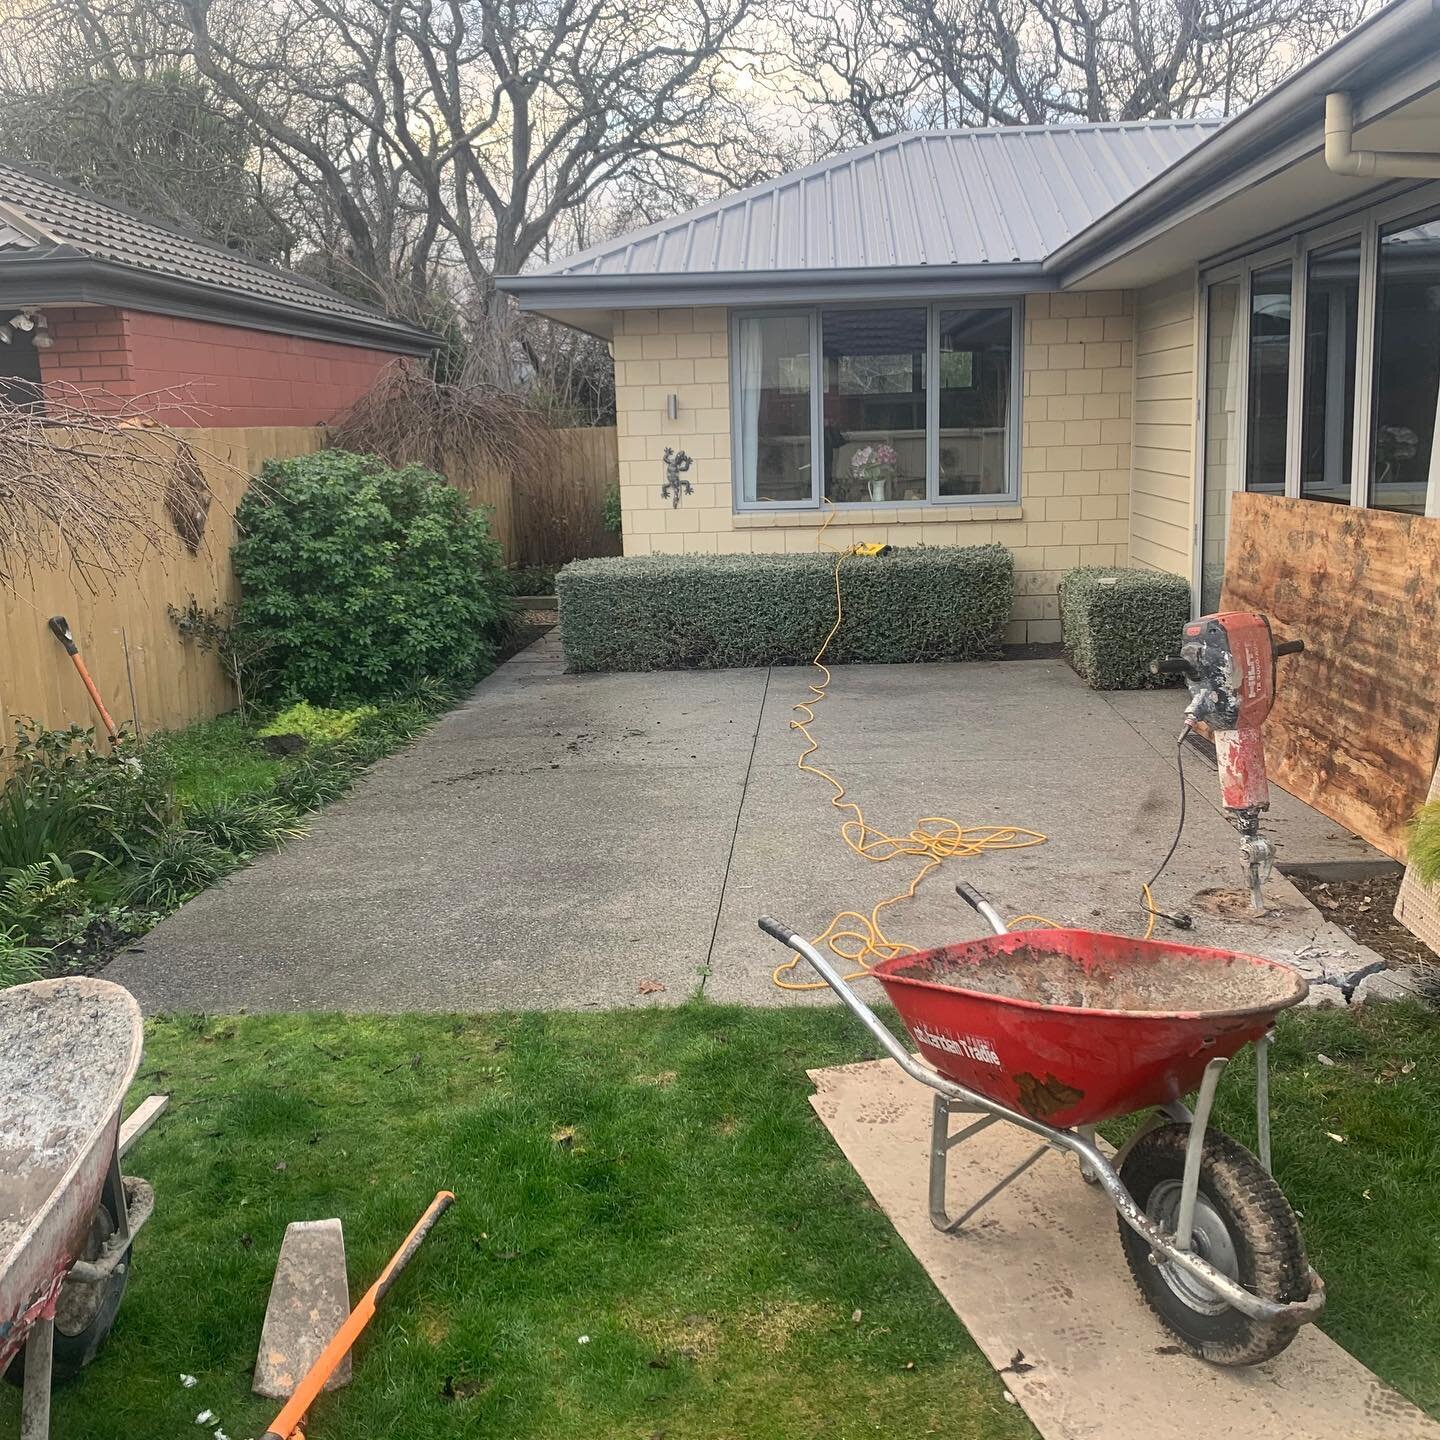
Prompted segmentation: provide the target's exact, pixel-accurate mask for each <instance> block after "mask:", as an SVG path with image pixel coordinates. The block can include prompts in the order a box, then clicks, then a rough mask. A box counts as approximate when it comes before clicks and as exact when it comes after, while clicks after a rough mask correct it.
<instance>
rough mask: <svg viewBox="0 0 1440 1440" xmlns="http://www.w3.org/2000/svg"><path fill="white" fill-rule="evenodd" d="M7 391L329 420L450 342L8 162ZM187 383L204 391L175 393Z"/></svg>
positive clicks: (4, 207) (245, 422)
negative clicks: (75, 393) (387, 373)
mask: <svg viewBox="0 0 1440 1440" xmlns="http://www.w3.org/2000/svg"><path fill="white" fill-rule="evenodd" d="M0 322H3V323H0V341H3V342H4V343H0V389H3V390H4V391H5V392H6V393H9V394H12V395H33V394H34V393H35V392H36V387H40V386H43V385H45V384H51V383H56V382H64V383H67V384H69V385H73V386H75V387H77V388H78V389H80V390H83V391H85V392H87V393H88V395H89V403H90V404H91V406H92V407H97V406H106V405H111V406H114V405H118V404H124V403H126V402H131V403H133V402H134V401H136V400H137V399H140V398H141V397H145V396H155V397H156V398H155V402H154V405H153V406H152V407H151V408H153V411H154V414H155V417H156V418H157V419H158V420H160V421H162V422H169V423H173V424H182V425H183V424H201V425H215V426H275V425H306V426H310V425H318V424H321V423H323V422H324V421H327V420H330V419H331V418H333V417H334V416H335V415H337V414H338V413H339V412H340V411H342V410H344V409H345V408H346V407H347V406H348V405H350V404H351V403H352V402H353V401H354V400H356V399H357V398H358V397H359V396H360V395H362V394H363V393H364V392H365V391H366V390H367V389H368V388H369V387H370V385H371V383H372V382H373V381H374V379H375V377H376V376H377V375H378V374H379V372H380V371H381V370H382V369H383V368H384V367H385V366H386V365H388V364H389V363H390V362H391V361H392V360H393V359H394V358H395V357H396V356H399V355H426V354H428V353H429V352H430V351H431V350H432V349H433V348H434V345H435V342H434V340H433V338H432V337H431V336H429V335H428V334H426V333H425V332H424V331H423V330H419V329H416V328H415V327H414V326H411V325H407V324H403V323H401V322H399V321H396V320H391V319H388V318H387V317H386V316H385V315H384V314H382V313H381V312H380V311H378V310H374V309H371V308H369V307H368V306H365V305H360V304H357V303H355V302H354V301H352V300H348V299H346V298H344V297H343V296H341V295H337V294H336V293H335V292H333V291H331V290H327V289H325V288H324V287H323V286H320V285H316V284H313V283H312V282H310V281H308V280H306V279H304V278H302V277H301V276H299V275H296V274H293V273H291V272H289V271H285V270H280V269H276V268H274V267H272V266H269V265H262V264H258V263H256V262H254V261H251V260H247V259H246V258H245V257H243V256H241V255H238V254H236V253H234V252H233V251H230V250H225V249H222V248H220V247H219V246H216V245H208V244H206V243H204V242H203V241H199V240H194V239H192V238H190V237H189V236H186V235H182V234H179V233H177V232H176V231H174V230H170V229H168V228H166V227H165V226H162V225H159V224H156V223H155V222H153V221H150V220H146V219H144V218H142V217H140V216H137V215H132V214H130V213H129V212H127V211H125V210H122V209H119V208H118V207H116V206H113V205H108V204H105V203H102V202H101V201H99V200H95V199H93V198H92V197H90V196H88V195H85V194H83V193H82V192H80V191H78V190H75V189H72V188H71V187H70V186H68V185H64V184H61V183H60V182H59V181H57V180H54V179H51V178H50V177H48V176H44V175H40V174H37V173H35V172H34V171H31V170H27V169H23V168H21V167H19V166H16V165H10V164H5V163H0ZM169 391H183V392H184V394H185V395H187V396H188V397H189V400H188V403H186V404H185V405H183V406H177V405H176V404H175V403H174V402H173V401H171V403H168V404H167V403H165V396H164V392H169Z"/></svg>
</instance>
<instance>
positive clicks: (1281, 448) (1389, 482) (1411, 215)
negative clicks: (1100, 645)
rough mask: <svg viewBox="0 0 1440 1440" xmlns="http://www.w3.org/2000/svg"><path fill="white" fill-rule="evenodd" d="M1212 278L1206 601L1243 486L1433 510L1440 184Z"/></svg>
mask: <svg viewBox="0 0 1440 1440" xmlns="http://www.w3.org/2000/svg"><path fill="white" fill-rule="evenodd" d="M1203 280H1204V292H1203V293H1204V300H1205V330H1204V336H1203V339H1204V346H1205V375H1206V384H1205V386H1204V389H1203V401H1204V418H1203V423H1202V425H1201V427H1200V436H1201V455H1200V472H1199V473H1200V476H1201V479H1200V490H1201V498H1202V501H1203V504H1202V508H1201V512H1200V515H1201V530H1200V533H1199V534H1198V535H1197V537H1196V538H1197V541H1198V544H1199V549H1198V554H1197V560H1196V565H1197V570H1198V572H1199V575H1200V589H1201V594H1202V599H1206V598H1215V597H1214V596H1213V595H1212V594H1211V592H1213V591H1215V590H1216V587H1217V585H1218V583H1219V577H1220V575H1222V574H1223V567H1224V547H1225V523H1226V518H1227V517H1228V514H1229V499H1228V497H1229V495H1230V494H1231V493H1233V492H1234V491H1236V490H1252V491H1260V492H1262V493H1265V494H1271V495H1290V496H1294V497H1297V498H1300V499H1304V500H1318V501H1324V502H1328V503H1330V504H1338V505H1368V506H1371V507H1373V508H1375V509H1380V510H1399V511H1406V512H1409V513H1410V514H1414V515H1423V514H1426V513H1427V512H1428V513H1429V514H1431V515H1440V455H1432V449H1433V441H1434V439H1435V435H1436V407H1437V403H1440V187H1435V186H1432V187H1428V188H1427V189H1425V190H1423V191H1419V192H1415V193H1411V194H1408V195H1405V196H1401V197H1399V198H1396V199H1392V200H1389V201H1386V202H1384V203H1383V204H1379V205H1372V206H1370V207H1369V208H1367V209H1365V210H1363V211H1360V212H1358V213H1356V214H1354V215H1352V216H1349V217H1347V218H1342V219H1339V220H1336V221H1335V222H1333V223H1332V224H1330V225H1327V226H1326V227H1324V228H1323V229H1320V230H1317V231H1314V232H1306V233H1301V234H1299V235H1296V236H1294V237H1293V238H1292V239H1291V240H1290V241H1288V242H1287V243H1285V244H1283V245H1279V246H1276V247H1274V248H1272V249H1270V250H1267V251H1265V252H1262V253H1261V254H1259V255H1254V256H1247V257H1244V258H1241V259H1238V260H1233V261H1229V262H1227V263H1225V264H1223V265H1217V266H1215V267H1214V268H1212V269H1210V270H1208V271H1206V272H1205V275H1204V277H1203Z"/></svg>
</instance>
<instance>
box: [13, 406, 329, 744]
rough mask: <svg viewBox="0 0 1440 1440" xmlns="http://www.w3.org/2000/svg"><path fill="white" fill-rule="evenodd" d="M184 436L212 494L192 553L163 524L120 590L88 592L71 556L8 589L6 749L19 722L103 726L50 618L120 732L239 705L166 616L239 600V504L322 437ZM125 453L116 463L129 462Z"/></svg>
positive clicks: (277, 431)
mask: <svg viewBox="0 0 1440 1440" xmlns="http://www.w3.org/2000/svg"><path fill="white" fill-rule="evenodd" d="M179 433H180V434H181V435H183V436H184V437H185V439H186V440H187V441H188V443H189V444H190V446H191V448H192V451H193V454H194V457H195V460H196V462H197V463H198V465H199V467H200V470H201V472H202V473H203V475H204V477H205V480H206V483H207V484H208V486H209V487H210V490H211V492H212V496H213V499H212V503H211V505H210V510H209V513H208V515H207V516H206V520H205V529H204V533H203V535H202V536H201V538H200V543H199V546H198V548H197V550H196V552H195V553H194V554H191V553H190V552H189V551H187V550H186V548H185V546H184V545H183V544H182V543H181V541H180V538H179V537H178V536H177V535H173V534H169V531H170V528H171V527H170V526H169V522H168V521H167V522H165V523H164V525H163V526H162V529H164V530H165V531H166V533H167V535H169V541H168V543H167V544H166V545H164V546H162V547H161V548H159V549H157V550H152V551H150V552H149V553H147V554H145V555H144V556H143V557H140V558H139V563H138V564H136V565H135V567H134V568H133V569H129V570H125V571H122V572H121V573H120V574H118V575H117V576H116V577H115V583H114V588H113V590H112V589H110V588H107V587H105V586H104V585H103V584H101V585H99V586H98V587H92V586H87V585H86V584H85V583H84V580H83V577H81V576H79V575H77V574H75V572H74V571H73V570H72V569H70V568H69V566H68V565H67V564H66V563H65V556H64V552H63V550H62V553H61V557H60V563H59V564H56V565H54V566H44V567H40V566H37V567H36V568H35V569H34V570H33V571H31V572H30V573H29V574H27V575H22V576H19V577H17V583H16V584H15V585H14V586H13V587H10V586H4V585H0V747H5V748H8V747H9V746H10V744H11V743H12V742H13V740H14V722H15V721H17V720H21V719H25V720H33V721H35V722H36V723H38V724H41V725H45V726H51V727H61V726H65V725H69V724H71V723H75V724H79V725H92V724H95V723H96V721H95V715H94V712H93V710H92V709H91V706H90V700H89V697H88V696H87V695H86V693H85V690H84V688H83V686H82V685H81V683H80V679H79V677H78V676H77V675H76V673H75V668H74V666H73V665H71V663H70V661H69V659H68V658H67V657H66V654H65V651H64V650H63V649H61V647H60V645H59V644H58V643H57V641H56V639H55V637H54V636H53V635H52V634H51V633H50V631H49V630H48V629H47V628H46V625H45V622H46V620H47V619H48V617H49V616H51V615H64V616H65V617H66V618H67V619H68V620H69V621H70V628H71V630H72V631H73V632H74V635H75V639H76V641H77V642H78V643H79V645H80V649H81V652H82V653H83V655H84V657H85V661H86V664H87V665H88V666H89V668H90V672H91V674H92V675H93V676H94V677H95V682H96V684H97V685H98V686H99V689H100V694H101V698H102V699H103V700H104V702H105V706H106V708H107V709H108V710H109V711H110V713H111V715H112V716H113V717H114V719H115V722H116V723H117V724H118V725H122V726H124V727H125V728H127V729H130V728H133V725H134V723H135V720H136V719H137V718H138V719H139V722H140V724H141V725H142V726H143V728H144V729H145V731H146V733H147V734H148V733H150V732H152V731H155V730H160V729H170V728H174V727H177V726H181V725H186V724H188V723H189V722H190V721H192V720H197V719H201V718H204V717H206V716H210V715H216V714H219V713H220V712H221V711H224V710H228V709H230V708H231V706H233V705H234V704H235V691H234V688H233V687H232V686H231V684H230V682H229V681H228V680H227V678H226V676H225V671H224V668H223V667H222V665H221V663H220V660H219V658H218V657H217V656H216V654H215V652H214V650H213V649H212V650H202V649H201V648H200V647H199V646H198V645H196V644H194V643H191V642H187V641H185V640H184V639H182V637H181V635H180V632H179V631H178V630H177V629H176V628H175V623H174V621H173V620H171V618H170V615H169V613H168V611H169V607H171V606H174V607H175V608H176V609H177V610H183V609H184V608H185V607H186V606H187V605H188V604H189V603H190V601H191V600H192V599H193V600H194V601H195V603H196V604H197V605H199V606H200V607H202V608H203V609H206V610H215V609H217V608H220V607H223V606H226V605H229V604H232V603H233V602H234V601H235V600H236V599H237V598H238V596H239V591H238V588H237V586H236V583H235V576H234V572H233V571H232V570H231V568H230V547H231V546H232V545H233V544H234V543H235V538H236V529H235V520H234V511H235V507H236V505H238V504H239V502H240V497H241V496H242V495H243V494H244V493H245V490H246V488H247V487H248V486H249V484H250V478H251V476H253V475H255V474H257V473H258V472H259V470H260V467H261V465H262V464H263V463H264V462H265V461H266V460H270V459H276V458H284V457H286V456H290V455H302V454H305V453H307V452H309V451H312V450H317V449H319V448H320V446H321V445H322V444H323V443H324V431H322V430H318V429H312V428H309V427H290V426H280V427H264V426H258V427H251V428H249V429H210V430H183V431H180V432H179ZM150 435H151V432H149V431H139V432H137V438H136V441H135V443H136V444H137V445H143V444H151V443H154V442H153V440H152V439H150V438H147V437H150ZM118 455H119V452H118V451H117V462H116V463H117V465H118V464H120V463H123V462H122V461H121V460H120V459H119V458H118ZM127 660H128V667H129V668H128V674H127ZM132 682H133V685H134V692H133V693H134V708H133V709H132V706H131V684H132ZM3 768H4V761H3V759H0V770H3Z"/></svg>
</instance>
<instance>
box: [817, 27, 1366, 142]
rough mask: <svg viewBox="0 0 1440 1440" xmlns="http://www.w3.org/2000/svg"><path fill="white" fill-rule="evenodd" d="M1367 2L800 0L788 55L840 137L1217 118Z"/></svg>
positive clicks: (1334, 33)
mask: <svg viewBox="0 0 1440 1440" xmlns="http://www.w3.org/2000/svg"><path fill="white" fill-rule="evenodd" d="M1367 7H1368V8H1373V0H876V3H865V4H852V3H848V0H847V3H845V4H842V5H839V6H836V5H834V4H833V3H829V0H801V8H800V9H799V10H797V11H796V16H797V22H796V31H797V38H796V56H797V59H798V61H799V73H800V74H801V75H803V76H804V77H806V79H805V80H802V81H801V82H800V83H802V84H806V83H807V81H808V88H809V94H810V98H811V100H812V103H813V104H814V105H815V106H816V107H817V109H822V110H828V111H830V112H831V114H832V116H833V122H832V123H833V124H834V126H835V130H836V134H837V138H838V139H839V140H840V141H841V142H842V143H863V142H865V141H869V140H875V139H879V138H881V137H882V136H884V135H888V134H891V133H894V132H895V131H897V130H903V129H914V128H919V127H924V126H941V127H959V126H985V125H1045V124H1053V123H1056V122H1063V121H1077V120H1078V121H1107V120H1139V119H1151V118H1171V117H1183V116H1193V115H1225V114H1233V113H1234V112H1235V111H1236V110H1238V109H1240V108H1242V107H1243V106H1244V105H1246V104H1248V103H1250V102H1251V101H1252V100H1254V99H1256V98H1257V97H1258V96H1259V95H1260V94H1262V93H1264V91H1265V90H1267V89H1269V88H1270V87H1271V86H1272V85H1274V84H1275V82H1276V81H1277V80H1279V79H1280V78H1281V77H1282V76H1283V75H1284V74H1286V73H1287V72H1288V71H1290V70H1292V69H1294V68H1295V67H1297V66H1298V65H1300V64H1302V63H1303V62H1304V61H1305V60H1307V59H1308V58H1309V57H1310V56H1311V55H1313V54H1315V53H1316V52H1318V51H1319V50H1320V49H1323V48H1324V47H1325V46H1326V45H1328V44H1330V43H1331V42H1332V41H1333V40H1334V39H1336V38H1337V37H1338V36H1339V35H1340V34H1342V33H1343V32H1344V31H1346V30H1348V29H1349V28H1351V27H1352V26H1353V25H1355V24H1356V23H1357V22H1358V20H1359V19H1360V18H1361V16H1362V14H1363V13H1364V11H1365V10H1366V8H1367Z"/></svg>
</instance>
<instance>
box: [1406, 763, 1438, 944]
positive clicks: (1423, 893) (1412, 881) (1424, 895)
mask: <svg viewBox="0 0 1440 1440" xmlns="http://www.w3.org/2000/svg"><path fill="white" fill-rule="evenodd" d="M1429 798H1430V799H1431V800H1440V767H1437V769H1436V771H1435V778H1434V779H1433V780H1432V781H1431V782H1430V795H1429ZM1395 918H1396V919H1397V920H1398V921H1399V922H1400V923H1401V924H1402V925H1403V926H1404V927H1405V928H1406V929H1407V930H1408V931H1409V932H1410V933H1411V934H1412V935H1413V936H1415V938H1416V939H1417V940H1423V941H1424V942H1425V943H1426V944H1427V945H1428V946H1429V947H1430V948H1431V949H1432V950H1433V951H1434V952H1435V953H1436V954H1437V955H1440V887H1437V888H1436V889H1433V890H1432V889H1431V888H1430V886H1428V885H1426V884H1423V883H1422V882H1421V880H1420V877H1419V876H1418V875H1417V874H1416V873H1415V867H1414V866H1413V865H1411V866H1407V867H1406V870H1405V878H1404V879H1403V880H1402V881H1401V882H1400V893H1399V894H1398V895H1397V896H1396V897H1395Z"/></svg>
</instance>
